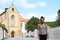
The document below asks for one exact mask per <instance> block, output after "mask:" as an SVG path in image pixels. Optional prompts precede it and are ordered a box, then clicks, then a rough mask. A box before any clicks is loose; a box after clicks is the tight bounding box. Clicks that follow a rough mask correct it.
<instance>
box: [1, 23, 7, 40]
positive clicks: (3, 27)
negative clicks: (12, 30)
mask: <svg viewBox="0 0 60 40" xmlns="http://www.w3.org/2000/svg"><path fill="white" fill-rule="evenodd" d="M0 27H1V28H2V29H3V40H4V30H5V31H6V32H8V30H7V29H6V27H5V25H4V24H1V23H0Z"/></svg>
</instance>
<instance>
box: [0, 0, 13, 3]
mask: <svg viewBox="0 0 60 40" xmlns="http://www.w3.org/2000/svg"><path fill="white" fill-rule="evenodd" d="M10 2H12V0H0V3H10Z"/></svg>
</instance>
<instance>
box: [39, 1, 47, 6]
mask: <svg viewBox="0 0 60 40" xmlns="http://www.w3.org/2000/svg"><path fill="white" fill-rule="evenodd" d="M38 4H39V5H40V6H46V3H45V2H43V1H39V2H38Z"/></svg>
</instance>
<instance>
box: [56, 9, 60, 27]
mask: <svg viewBox="0 0 60 40" xmlns="http://www.w3.org/2000/svg"><path fill="white" fill-rule="evenodd" d="M57 23H58V26H60V9H59V10H58V17H57Z"/></svg>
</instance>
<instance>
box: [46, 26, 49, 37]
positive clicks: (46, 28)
mask: <svg viewBox="0 0 60 40" xmlns="http://www.w3.org/2000/svg"><path fill="white" fill-rule="evenodd" d="M46 26H47V27H46V33H47V38H48V27H49V26H48V25H46Z"/></svg>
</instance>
